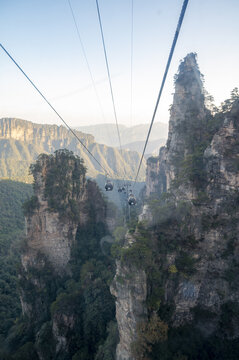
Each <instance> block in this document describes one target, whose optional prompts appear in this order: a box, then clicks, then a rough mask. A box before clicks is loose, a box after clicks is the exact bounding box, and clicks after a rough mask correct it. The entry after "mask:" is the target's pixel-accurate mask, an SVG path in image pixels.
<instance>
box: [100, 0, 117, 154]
mask: <svg viewBox="0 0 239 360" xmlns="http://www.w3.org/2000/svg"><path fill="white" fill-rule="evenodd" d="M96 7H97V14H98V20H99V25H100V32H101V39H102V44H103V49H104V56H105V63H106V68H107V75H108V80H109V85H110V93H111V99H112V104H113V110H114V118H115V122H116V128H117V134H118V138H119V145H120V151H121V155H122V145H121V139H120V131H119V125H118V118H117V114H116V107H115V100H114V93H113V87H112V82H111V75H110V69H109V62H108V57H107V52H106V46H105V39H104V32H103V26H102V21H101V15H100V8H99V4H98V0H96Z"/></svg>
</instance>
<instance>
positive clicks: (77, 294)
mask: <svg viewBox="0 0 239 360" xmlns="http://www.w3.org/2000/svg"><path fill="white" fill-rule="evenodd" d="M31 172H32V175H33V177H34V179H35V180H36V179H37V178H39V176H41V174H43V173H44V176H45V179H46V181H45V193H44V196H45V198H46V200H47V201H48V205H49V210H50V211H57V212H59V214H60V216H61V217H63V216H64V218H65V217H67V218H68V219H70V220H72V221H74V222H77V223H78V224H79V221H80V215H79V214H80V212H79V208H78V203H79V200H80V199H81V195H82V194H83V191H86V192H87V194H88V201H87V203H86V204H85V206H84V214H87V217H86V218H85V220H84V225H83V224H81V225H80V224H79V225H78V229H77V233H76V239H75V242H74V245H73V248H72V254H71V261H70V263H69V264H68V268H67V269H66V270H67V271H66V273H65V275H64V276H62V275H60V274H57V273H56V272H55V271H54V269H53V267H52V266H51V264H50V262H49V261H48V259H47V257H46V256H45V255H43V254H41V253H40V252H38V254H37V257H36V258H35V265H34V266H33V265H32V266H28V269H27V271H25V270H24V269H23V268H22V267H21V266H19V267H18V281H17V279H16V261H15V262H14V263H13V264H10V265H12V266H13V270H12V271H13V272H14V290H13V289H12V290H11V289H10V290H11V291H12V293H11V291H10V290H9V284H8V283H7V281H8V279H7V281H6V284H5V283H3V281H2V280H1V281H2V282H1V281H0V287H1V286H2V289H3V293H2V294H1V296H2V301H3V303H4V302H6V306H4V307H3V308H1V309H0V310H3V311H2V313H1V312H0V316H1V315H2V316H4V321H2V324H1V325H2V326H3V328H2V334H1V338H0V340H1V345H2V352H0V358H1V359H2V358H3V357H6V359H8V360H15V359H16V360H20V359H22V360H23V359H24V360H25V359H26V360H27V359H30V358H31V359H33V360H39V358H38V355H37V352H38V353H40V354H41V356H44V359H49V360H50V359H53V358H55V357H56V346H57V339H56V338H55V337H54V336H53V332H52V327H53V323H54V324H55V325H54V326H55V327H56V328H57V333H58V335H59V336H61V337H63V338H65V339H66V341H67V343H68V344H69V348H68V349H66V348H64V347H62V348H61V349H60V351H59V354H58V355H57V356H58V358H59V359H62V360H63V359H64V360H66V359H81V360H82V359H85V360H93V359H95V358H96V357H97V358H98V359H105V360H114V353H115V346H116V342H117V341H118V333H117V327H116V325H115V322H114V320H115V302H114V299H113V297H112V296H111V294H110V291H109V284H110V283H111V281H112V278H113V274H114V262H113V259H112V257H111V255H110V248H109V249H108V248H107V247H104V251H102V247H103V244H101V239H102V238H104V237H105V236H106V235H108V234H107V226H106V223H105V213H106V206H107V205H106V203H105V200H104V198H103V196H102V194H101V192H100V191H99V189H98V188H97V185H96V184H95V183H94V182H92V181H86V179H85V172H86V169H85V167H84V165H83V164H82V160H81V159H80V158H79V157H75V156H74V155H73V153H72V152H69V151H68V150H61V151H57V152H56V153H55V154H54V155H51V156H47V155H44V154H43V155H41V156H40V157H39V158H38V160H37V162H36V163H35V164H34V165H33V166H32V167H31ZM0 185H1V183H0ZM30 188H31V187H30ZM34 189H35V191H36V193H37V191H38V183H37V182H35V183H34ZM19 190H20V189H19ZM31 194H32V191H29V196H28V197H30V195H31ZM7 195H9V194H7ZM14 195H16V194H14ZM18 196H22V197H23V191H22V192H21V195H19V194H18ZM9 198H10V199H11V197H9ZM25 198H26V197H25ZM73 200H75V202H73ZM38 206H39V204H38V201H37V197H36V195H35V196H33V197H31V198H30V200H28V201H27V202H26V203H25V204H24V211H25V213H26V214H27V215H31V213H32V211H33V210H34V209H36V208H37V207H38ZM19 207H20V211H21V203H19ZM17 211H18V207H17ZM17 211H15V209H14V211H13V212H15V213H16V215H17ZM113 211H115V209H114V208H113V207H112V206H111V213H112V214H113ZM13 216H14V215H13ZM112 216H113V215H112ZM16 219H17V216H16ZM19 224H20V225H21V226H20V225H19V226H20V227H21V231H22V230H23V227H24V218H23V214H22V213H21V222H20V223H19ZM16 230H18V228H16ZM118 236H122V234H121V231H120V230H118ZM107 245H109V244H107ZM25 250H26V247H25V248H22V249H21V251H25ZM17 261H19V256H17ZM4 264H5V263H4ZM3 279H4V277H3ZM17 283H18V286H19V288H20V291H21V295H22V298H23V301H24V303H25V305H26V307H27V308H28V307H29V309H31V311H30V312H27V313H26V315H24V316H23V315H21V314H20V306H19V300H18V294H17V291H16V284H17ZM7 285H8V288H7ZM8 291H10V295H11V296H10V298H9V299H10V300H11V301H12V304H13V309H12V308H11V306H10V302H9V301H10V300H8V299H7V298H6V296H5V293H6V294H8ZM13 291H14V292H13ZM13 294H14V296H15V299H12V295H13ZM7 300H8V301H7ZM7 311H8V312H9V316H8V317H7V318H6V314H8V313H7ZM16 318H17V320H16ZM58 346H59V345H58Z"/></svg>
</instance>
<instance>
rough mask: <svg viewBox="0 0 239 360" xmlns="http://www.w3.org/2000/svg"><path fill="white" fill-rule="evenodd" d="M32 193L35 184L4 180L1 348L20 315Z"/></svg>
mask: <svg viewBox="0 0 239 360" xmlns="http://www.w3.org/2000/svg"><path fill="white" fill-rule="evenodd" d="M31 194H32V186H31V185H27V184H23V183H19V182H15V181H10V180H2V181H0V304H1V306H0V349H3V339H4V338H6V336H7V333H8V331H9V329H10V327H11V326H12V325H13V324H14V323H15V320H16V318H17V317H18V316H19V314H20V301H19V297H18V293H17V264H18V263H19V261H20V256H19V255H20V254H19V244H20V242H21V240H22V238H23V235H24V224H25V223H24V216H23V213H22V203H23V202H24V201H25V200H26V199H27V198H29V197H30V196H31ZM0 354H1V352H0ZM0 357H1V356H0Z"/></svg>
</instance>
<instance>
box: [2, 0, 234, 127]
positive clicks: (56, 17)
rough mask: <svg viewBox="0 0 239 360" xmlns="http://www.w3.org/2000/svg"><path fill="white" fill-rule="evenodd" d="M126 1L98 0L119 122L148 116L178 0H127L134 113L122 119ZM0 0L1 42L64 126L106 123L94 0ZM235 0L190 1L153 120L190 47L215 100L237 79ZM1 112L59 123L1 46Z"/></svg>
mask: <svg viewBox="0 0 239 360" xmlns="http://www.w3.org/2000/svg"><path fill="white" fill-rule="evenodd" d="M131 1H132V0H99V5H100V9H101V15H102V22H103V28H104V33H105V42H106V47H107V51H108V58H109V65H110V70H111V74H112V83H113V90H114V95H115V102H116V110H117V114H118V121H119V123H122V124H132V125H136V124H139V123H150V121H151V117H152V113H153V109H154V106H155V102H156V98H157V95H158V91H159V87H160V83H161V80H162V75H163V72H164V69H165V64H166V61H167V57H168V53H169V50H170V47H171V43H172V39H173V36H174V32H175V28H176V24H177V21H178V17H179V13H180V10H181V7H182V3H183V0H134V43H133V118H132V122H131V121H130V58H131V53H130V47H131V43H130V31H131ZM71 4H72V7H73V9H74V11H75V16H76V20H77V23H78V27H79V30H80V33H81V37H82V41H83V43H84V46H85V50H86V54H87V57H88V61H89V64H90V67H91V70H92V74H93V77H94V79H95V83H96V88H97V91H98V94H99V98H100V103H101V107H102V109H103V111H102V110H101V107H100V105H99V101H98V100H97V97H96V95H95V92H94V89H93V87H92V83H91V78H90V75H89V72H88V69H87V66H86V62H85V59H84V57H83V53H82V50H81V47H80V43H79V39H78V37H77V33H76V29H75V26H74V23H73V19H72V15H71V12H70V8H69V4H68V0H0V14H1V15H0V17H1V19H0V34H1V43H2V44H3V46H4V47H6V49H7V50H8V51H9V52H10V54H11V55H12V56H13V57H14V58H15V60H16V61H17V62H18V63H19V64H20V65H21V66H22V67H23V69H24V70H25V72H26V73H27V74H28V75H29V76H30V78H31V79H32V80H33V81H34V82H35V83H36V85H37V86H38V87H39V89H40V90H41V91H42V92H43V93H44V94H45V96H46V97H47V98H48V99H49V100H50V101H51V102H52V104H53V105H54V106H55V108H56V109H57V111H58V112H59V113H60V114H61V115H62V116H63V117H64V118H65V120H66V121H67V122H68V123H69V124H70V125H71V126H80V125H87V124H89V125H90V124H96V123H102V122H108V123H110V122H111V123H112V122H114V117H113V108H112V103H111V97H110V91H109V85H108V82H107V75H106V68H105V62H104V56H103V48H102V43H101V38H100V30H99V24H98V19H97V12H96V4H95V0H71ZM238 15H239V1H238V0H189V5H188V8H187V12H186V16H185V19H184V23H183V26H182V29H181V33H180V37H179V40H178V44H177V47H176V50H175V55H174V58H173V61H172V65H171V69H170V72H169V74H168V78H167V82H166V86H165V88H164V92H163V96H162V98H161V102H160V105H159V109H158V113H157V117H156V121H163V122H167V121H168V108H169V105H170V104H171V103H172V93H173V91H174V90H173V76H174V74H175V73H176V71H177V68H178V65H179V61H180V59H182V58H183V57H184V56H186V54H187V53H189V52H197V53H198V62H199V67H200V70H201V72H202V73H203V74H204V75H205V87H206V89H207V90H208V91H209V92H210V93H211V94H212V95H213V96H214V98H215V101H216V104H219V103H220V102H221V101H223V100H224V99H226V98H228V97H229V96H230V92H231V90H232V89H233V88H234V87H236V86H237V87H239V46H238V36H239V21H238ZM0 117H18V118H22V119H26V120H31V121H33V122H40V123H56V124H59V125H60V124H61V122H60V120H59V119H58V118H57V117H56V115H55V114H54V113H53V112H52V110H51V109H50V108H49V107H48V106H47V105H46V104H45V103H44V102H43V100H42V99H41V98H40V97H39V95H38V94H37V93H36V92H35V90H34V89H33V88H32V87H31V85H30V84H29V83H28V82H27V81H26V79H25V78H24V77H23V75H22V74H21V73H20V72H19V70H18V69H17V68H16V67H15V65H14V64H13V63H12V62H11V61H10V59H9V58H8V57H7V56H6V55H5V54H4V52H3V51H2V50H1V49H0Z"/></svg>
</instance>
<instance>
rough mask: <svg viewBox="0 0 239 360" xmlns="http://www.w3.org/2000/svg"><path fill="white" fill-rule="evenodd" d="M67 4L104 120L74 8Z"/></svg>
mask: <svg viewBox="0 0 239 360" xmlns="http://www.w3.org/2000/svg"><path fill="white" fill-rule="evenodd" d="M68 4H69V7H70V11H71V15H72V18H73V22H74V25H75V28H76V33H77V36H78V39H79V42H80V45H81V50H82V53H83V56H84V58H85V62H86V65H87V69H88V71H89V74H90V78H91V82H92V86H93V88H94V91H95V95H96V98H97V100H98V104H99V107H100V110H101V115H102V118H103V120H105V116H104V112H103V108H102V104H101V101H100V97H99V94H98V91H97V89H96V85H95V80H94V77H93V74H92V71H91V68H90V64H89V61H88V58H87V55H86V50H85V47H84V44H83V41H82V38H81V35H80V30H79V27H78V25H77V22H76V17H75V13H74V10H73V8H72V5H71V2H70V0H68Z"/></svg>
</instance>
